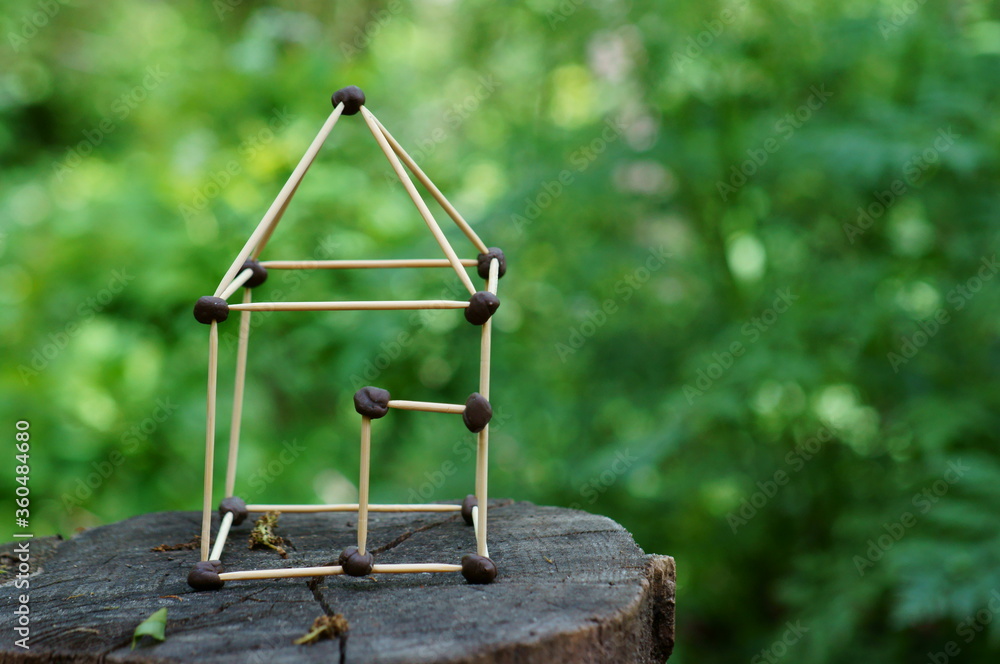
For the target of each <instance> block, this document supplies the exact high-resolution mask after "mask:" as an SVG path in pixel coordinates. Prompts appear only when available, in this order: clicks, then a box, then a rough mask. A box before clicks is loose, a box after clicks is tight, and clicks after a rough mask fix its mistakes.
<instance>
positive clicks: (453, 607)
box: [0, 501, 675, 664]
mask: <svg viewBox="0 0 1000 664" xmlns="http://www.w3.org/2000/svg"><path fill="white" fill-rule="evenodd" d="M489 514H490V531H489V532H490V542H489V544H490V554H491V557H492V558H493V560H494V561H495V562H496V564H497V567H498V568H499V575H498V577H497V580H496V581H495V582H494V583H492V584H490V585H469V584H466V582H465V581H464V579H463V578H462V575H461V574H459V573H434V574H429V573H427V574H393V575H374V576H372V577H365V578H353V577H347V576H328V577H315V578H312V579H308V578H299V579H271V580H253V581H228V582H227V583H226V585H225V587H224V588H222V589H221V590H217V591H205V592H195V591H193V590H192V589H191V588H189V587H188V585H187V582H186V577H187V573H188V571H189V570H190V569H191V567H192V566H193V565H194V563H195V562H197V560H198V545H197V543H193V540H194V538H195V537H196V535H197V534H198V531H199V527H200V515H199V514H198V513H196V512H163V513H155V514H144V515H141V516H137V517H134V518H131V519H128V520H126V521H121V522H119V523H115V524H111V525H107V526H101V527H98V528H93V529H91V530H87V531H84V532H82V533H80V534H78V535H76V536H75V537H73V538H72V539H69V540H60V539H59V538H39V539H34V540H30V542H31V544H30V546H31V551H32V557H33V560H32V564H33V569H35V570H36V571H34V573H33V575H32V576H31V577H30V583H31V587H30V589H28V590H18V591H15V589H14V585H13V576H14V574H13V572H12V571H9V570H11V566H12V565H16V562H15V561H14V560H13V558H12V557H11V555H10V554H11V552H12V551H13V549H14V546H15V543H10V544H6V545H3V546H2V547H0V564H2V565H3V567H4V568H5V569H7V570H8V572H7V573H6V574H4V575H3V576H2V577H0V579H3V583H2V584H0V585H2V587H3V590H4V592H3V593H2V600H0V601H2V603H3V608H2V614H3V618H2V619H0V623H2V625H3V639H2V642H0V661H2V662H56V661H58V662H73V663H77V662H79V663H83V662H116V661H122V662H157V663H159V664H165V663H167V662H192V663H200V662H212V663H219V664H222V663H226V664H230V663H231V664H237V663H238V664H245V663H248V662H249V663H252V664H286V663H288V664H291V663H293V662H296V663H298V662H339V661H341V660H340V657H341V652H342V651H341V647H342V646H344V647H343V654H344V656H345V657H344V659H343V661H344V662H347V663H350V664H360V663H364V662H372V663H374V662H379V663H389V662H393V663H403V662H415V663H416V662H419V663H431V662H441V663H444V662H448V663H450V664H458V663H469V664H472V663H477V664H486V663H498V662H503V663H511V664H513V663H515V662H517V663H519V664H534V663H538V664H543V663H544V664H553V663H558V662H573V663H574V664H587V663H590V662H594V663H596V662H615V663H632V662H636V663H647V662H657V663H659V662H663V661H664V660H665V659H666V658H667V657H668V656H669V655H670V652H671V650H672V649H673V643H674V581H675V575H674V561H673V559H672V558H670V557H667V556H651V555H646V554H644V553H643V552H642V550H641V549H640V548H639V547H638V546H637V545H636V544H635V542H634V541H633V540H632V537H631V535H629V533H628V532H627V531H626V530H625V529H624V528H622V527H621V526H620V525H618V524H617V523H615V522H614V521H612V520H610V519H608V518H606V517H602V516H596V515H593V514H588V513H586V512H581V511H578V510H570V509H563V508H556V507H539V506H535V505H532V504H530V503H524V502H518V503H513V502H510V501H491V502H490V506H489ZM356 519H357V516H356V515H355V514H351V513H343V512H339V513H338V512H334V513H314V514H285V515H282V516H281V518H280V520H279V523H278V526H277V529H276V532H277V534H278V535H280V536H282V537H284V538H285V539H286V541H287V544H286V546H285V548H286V550H287V551H288V558H287V559H283V558H281V557H279V556H278V554H276V553H275V552H274V551H271V550H269V549H265V550H250V549H249V548H248V546H247V537H248V535H249V532H250V530H251V528H252V527H253V518H251V519H247V521H245V522H244V523H243V524H241V525H239V526H234V527H233V528H232V531H231V533H230V535H229V539H228V541H227V542H226V545H225V548H224V551H223V554H222V560H223V563H224V566H225V571H227V572H234V571H241V570H253V569H267V568H281V567H304V566H322V565H331V564H336V561H337V557H338V555H339V554H340V552H341V551H342V550H343V549H344V548H345V547H346V546H348V545H350V544H352V543H354V542H355V530H354V529H355V526H356ZM218 527H219V520H218V516H216V518H215V520H214V524H213V534H214V533H215V532H216V531H217V529H218ZM185 543H189V544H190V547H191V548H189V549H186V550H185V549H181V550H169V549H171V548H172V547H174V546H175V545H180V544H185ZM163 545H166V546H165V547H164V546H163ZM368 546H369V550H370V551H371V552H372V553H373V554H375V562H376V563H445V564H455V563H459V562H460V561H461V558H462V556H463V555H465V554H467V553H473V552H474V551H475V549H476V542H475V535H474V533H473V530H472V528H471V527H470V526H467V525H466V524H465V522H464V521H463V520H462V517H461V516H460V515H459V514H455V513H451V514H449V513H419V512H409V513H405V514H390V513H371V514H370V515H369V531H368ZM156 548H160V549H167V550H160V551H154V550H153V549H156ZM25 592H26V593H28V594H30V609H31V641H30V644H31V649H30V650H28V651H25V650H22V649H21V648H17V647H15V646H14V644H13V641H14V638H15V637H14V636H13V618H14V614H13V611H14V608H15V603H16V602H17V595H18V594H21V593H25ZM162 607H167V609H168V611H167V626H166V641H164V642H162V643H160V642H156V641H152V640H151V639H150V638H149V637H146V638H144V640H143V641H142V642H141V644H140V645H139V647H137V648H136V649H135V650H130V649H129V645H130V643H131V640H132V634H133V632H134V630H135V628H136V626H137V625H138V624H139V623H140V622H142V621H143V620H144V619H145V618H147V617H148V616H149V615H150V614H152V613H153V612H154V611H156V610H158V609H160V608H162ZM338 613H339V614H342V615H343V616H344V618H346V620H347V622H348V623H349V632H348V635H347V639H346V641H345V642H344V643H341V642H340V641H339V640H321V641H319V642H317V643H315V644H312V645H294V644H293V641H294V640H296V639H298V638H299V637H302V636H303V635H305V634H306V633H307V632H309V631H310V627H311V625H312V624H313V621H314V620H315V619H316V618H317V617H319V616H321V615H323V614H326V615H334V614H338Z"/></svg>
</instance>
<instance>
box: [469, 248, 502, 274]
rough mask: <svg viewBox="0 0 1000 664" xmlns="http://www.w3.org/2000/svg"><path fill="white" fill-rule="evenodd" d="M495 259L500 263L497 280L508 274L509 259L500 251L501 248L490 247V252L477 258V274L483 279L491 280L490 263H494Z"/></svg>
mask: <svg viewBox="0 0 1000 664" xmlns="http://www.w3.org/2000/svg"><path fill="white" fill-rule="evenodd" d="M494 258H495V259H497V261H498V262H499V263H500V266H499V267H500V270H499V271H498V272H497V278H498V279H499V278H500V277H502V276H503V275H505V274H507V259H506V258H504V255H503V251H501V250H500V247H490V250H489V251H487V252H486V253H485V254H479V255H478V256H477V257H476V272H477V273H478V274H479V276H480V277H482V278H483V279H489V278H490V263H492V262H493V259H494Z"/></svg>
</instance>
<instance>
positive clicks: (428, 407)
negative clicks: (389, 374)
mask: <svg viewBox="0 0 1000 664" xmlns="http://www.w3.org/2000/svg"><path fill="white" fill-rule="evenodd" d="M388 405H389V408H398V409H399V410H420V411H424V412H426V413H456V414H458V415H461V414H462V413H464V412H465V405H464V404H460V403H435V402H433V401H404V400H402V399H391V400H390V401H389V404H388Z"/></svg>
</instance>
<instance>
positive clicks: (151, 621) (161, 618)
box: [132, 607, 167, 650]
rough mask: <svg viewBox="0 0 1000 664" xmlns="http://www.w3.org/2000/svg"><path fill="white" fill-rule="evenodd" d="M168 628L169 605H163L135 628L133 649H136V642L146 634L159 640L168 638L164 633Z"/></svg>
mask: <svg viewBox="0 0 1000 664" xmlns="http://www.w3.org/2000/svg"><path fill="white" fill-rule="evenodd" d="M166 628H167V607H163V608H162V609H160V610H159V611H156V612H155V613H153V615H151V616H150V617H148V618H146V619H145V620H143V621H142V622H141V623H139V626H138V627H136V628H135V634H133V635H132V650H135V644H136V642H138V641H139V639H141V638H142V637H144V636H151V637H153V638H154V639H156V640H157V641H164V640H166V638H167V637H166V635H165V634H164V633H163V632H164V630H166Z"/></svg>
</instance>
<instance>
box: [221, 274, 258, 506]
mask: <svg viewBox="0 0 1000 664" xmlns="http://www.w3.org/2000/svg"><path fill="white" fill-rule="evenodd" d="M246 272H250V270H246ZM252 292H253V291H252V290H251V289H249V288H247V289H246V290H245V291H244V292H243V304H250V300H251V299H252V297H253V296H252V295H251V293H252ZM249 341H250V312H249V311H241V312H240V331H239V342H238V346H237V348H236V380H235V385H234V386H233V419H232V423H231V424H230V427H229V458H228V460H227V461H226V495H225V497H226V498H228V497H229V496H232V495H234V490H235V488H236V459H237V456H238V455H239V451H240V426H241V425H242V421H243V389H244V387H245V385H246V376H247V345H248V344H249Z"/></svg>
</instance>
